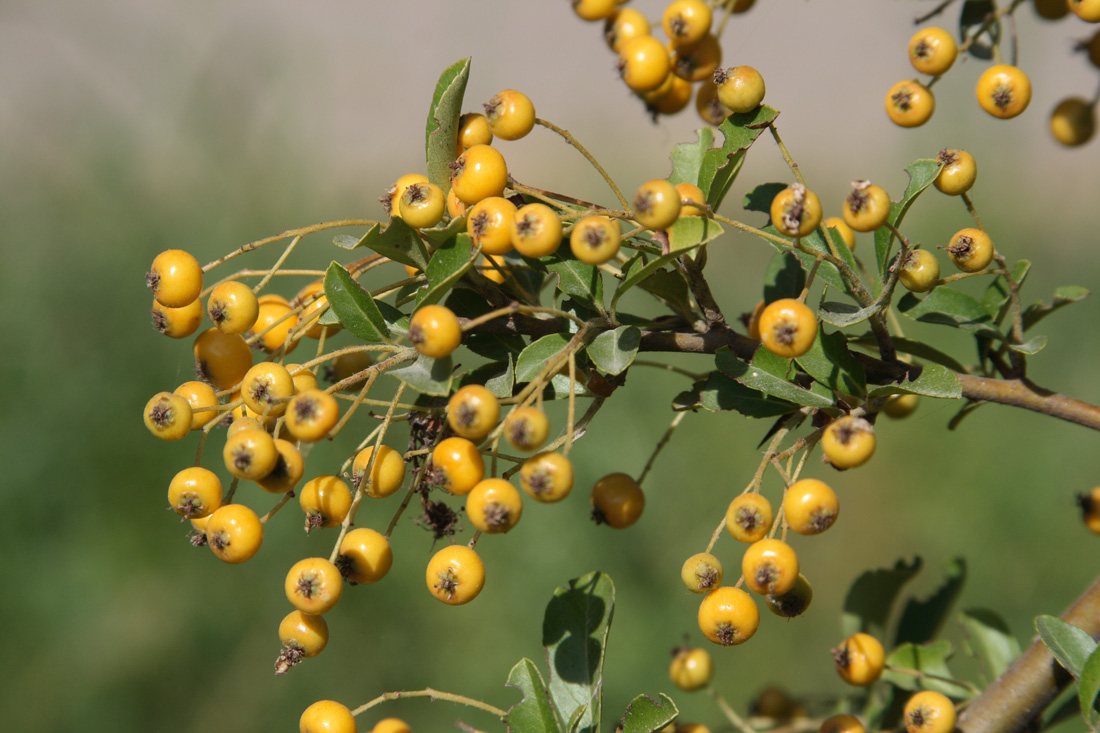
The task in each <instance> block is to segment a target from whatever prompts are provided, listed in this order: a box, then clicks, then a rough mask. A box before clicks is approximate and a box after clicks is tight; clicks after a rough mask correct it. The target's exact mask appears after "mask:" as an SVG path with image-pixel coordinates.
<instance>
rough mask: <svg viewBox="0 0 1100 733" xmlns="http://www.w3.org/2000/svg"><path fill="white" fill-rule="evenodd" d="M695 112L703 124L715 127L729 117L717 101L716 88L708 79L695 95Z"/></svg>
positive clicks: (726, 110)
mask: <svg viewBox="0 0 1100 733" xmlns="http://www.w3.org/2000/svg"><path fill="white" fill-rule="evenodd" d="M695 111H696V112H698V113H699V118H700V119H702V120H703V122H706V123H707V124H708V125H714V126H715V127H717V126H718V125H721V124H722V123H723V122H724V121H725V119H726V117H728V116H729V110H728V109H726V107H725V105H723V104H722V103H721V102H720V101H718V87H717V86H715V84H714V81H713V80H710V79H708V80H706V81H704V82H703V83H702V84H700V85H699V91H698V92H696V94H695Z"/></svg>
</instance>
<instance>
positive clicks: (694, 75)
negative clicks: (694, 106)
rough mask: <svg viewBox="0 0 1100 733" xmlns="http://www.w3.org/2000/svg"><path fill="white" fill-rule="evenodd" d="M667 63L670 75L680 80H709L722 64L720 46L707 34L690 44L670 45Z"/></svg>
mask: <svg viewBox="0 0 1100 733" xmlns="http://www.w3.org/2000/svg"><path fill="white" fill-rule="evenodd" d="M669 62H670V64H671V67H672V73H673V74H675V75H676V76H678V77H680V78H681V79H685V80H687V81H690V82H696V81H703V80H704V79H709V78H710V76H711V75H712V74H713V73H714V72H715V71H717V70H718V65H719V64H721V63H722V46H721V44H720V43H719V42H718V38H716V37H715V36H714V35H711V34H709V33H708V34H707V35H705V36H703V37H702V38H701V39H700V40H698V41H696V42H695V43H692V44H686V45H683V46H678V45H670V47H669Z"/></svg>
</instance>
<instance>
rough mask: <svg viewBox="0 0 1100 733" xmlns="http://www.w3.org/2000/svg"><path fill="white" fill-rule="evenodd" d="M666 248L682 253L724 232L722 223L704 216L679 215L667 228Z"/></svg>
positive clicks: (675, 252) (674, 252)
mask: <svg viewBox="0 0 1100 733" xmlns="http://www.w3.org/2000/svg"><path fill="white" fill-rule="evenodd" d="M667 231H668V249H669V251H670V252H672V253H673V254H683V253H685V252H687V251H689V250H692V249H695V248H696V247H698V246H699V245H701V244H706V243H707V242H710V241H711V240H714V239H717V238H718V237H720V236H722V235H723V234H725V230H724V229H722V225H721V224H719V223H718V222H716V221H715V220H714V219H708V218H706V217H705V216H681V217H680V218H679V219H677V220H676V223H675V224H673V225H672V226H670V227H669V228H668V230H667Z"/></svg>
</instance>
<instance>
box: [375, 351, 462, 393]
mask: <svg viewBox="0 0 1100 733" xmlns="http://www.w3.org/2000/svg"><path fill="white" fill-rule="evenodd" d="M453 370H454V367H453V366H452V364H451V357H449V356H448V357H446V358H443V359H429V358H428V357H426V356H420V357H419V358H418V359H417V360H416V361H415V362H413V363H412V364H409V365H408V366H406V367H401V368H400V369H390V370H389V371H387V372H386V374H389V375H390V376H391V377H396V378H397V379H400V380H401V381H402V382H404V383H405V384H407V385H409V386H410V387H412V388H413V389H415V390H416V391H417V392H420V393H421V394H426V395H432V396H433V397H446V396H448V395H449V394H450V393H451V372H452V371H453Z"/></svg>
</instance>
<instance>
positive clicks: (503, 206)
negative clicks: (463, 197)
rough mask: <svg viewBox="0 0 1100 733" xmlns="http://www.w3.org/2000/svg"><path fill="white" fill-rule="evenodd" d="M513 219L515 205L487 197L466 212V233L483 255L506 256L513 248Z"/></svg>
mask: <svg viewBox="0 0 1100 733" xmlns="http://www.w3.org/2000/svg"><path fill="white" fill-rule="evenodd" d="M515 218H516V205H515V204H513V203H512V202H511V201H509V200H508V199H506V198H501V197H500V196H489V197H487V198H484V199H482V200H481V201H478V202H477V203H476V204H474V205H473V207H472V208H471V209H470V210H469V211H468V212H466V231H467V233H469V235H470V238H471V239H473V240H474V246H477V247H481V251H482V253H483V254H487V255H503V254H507V253H508V252H511V251H512V248H513V246H514V245H513V244H512V224H513V222H514V221H515Z"/></svg>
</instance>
